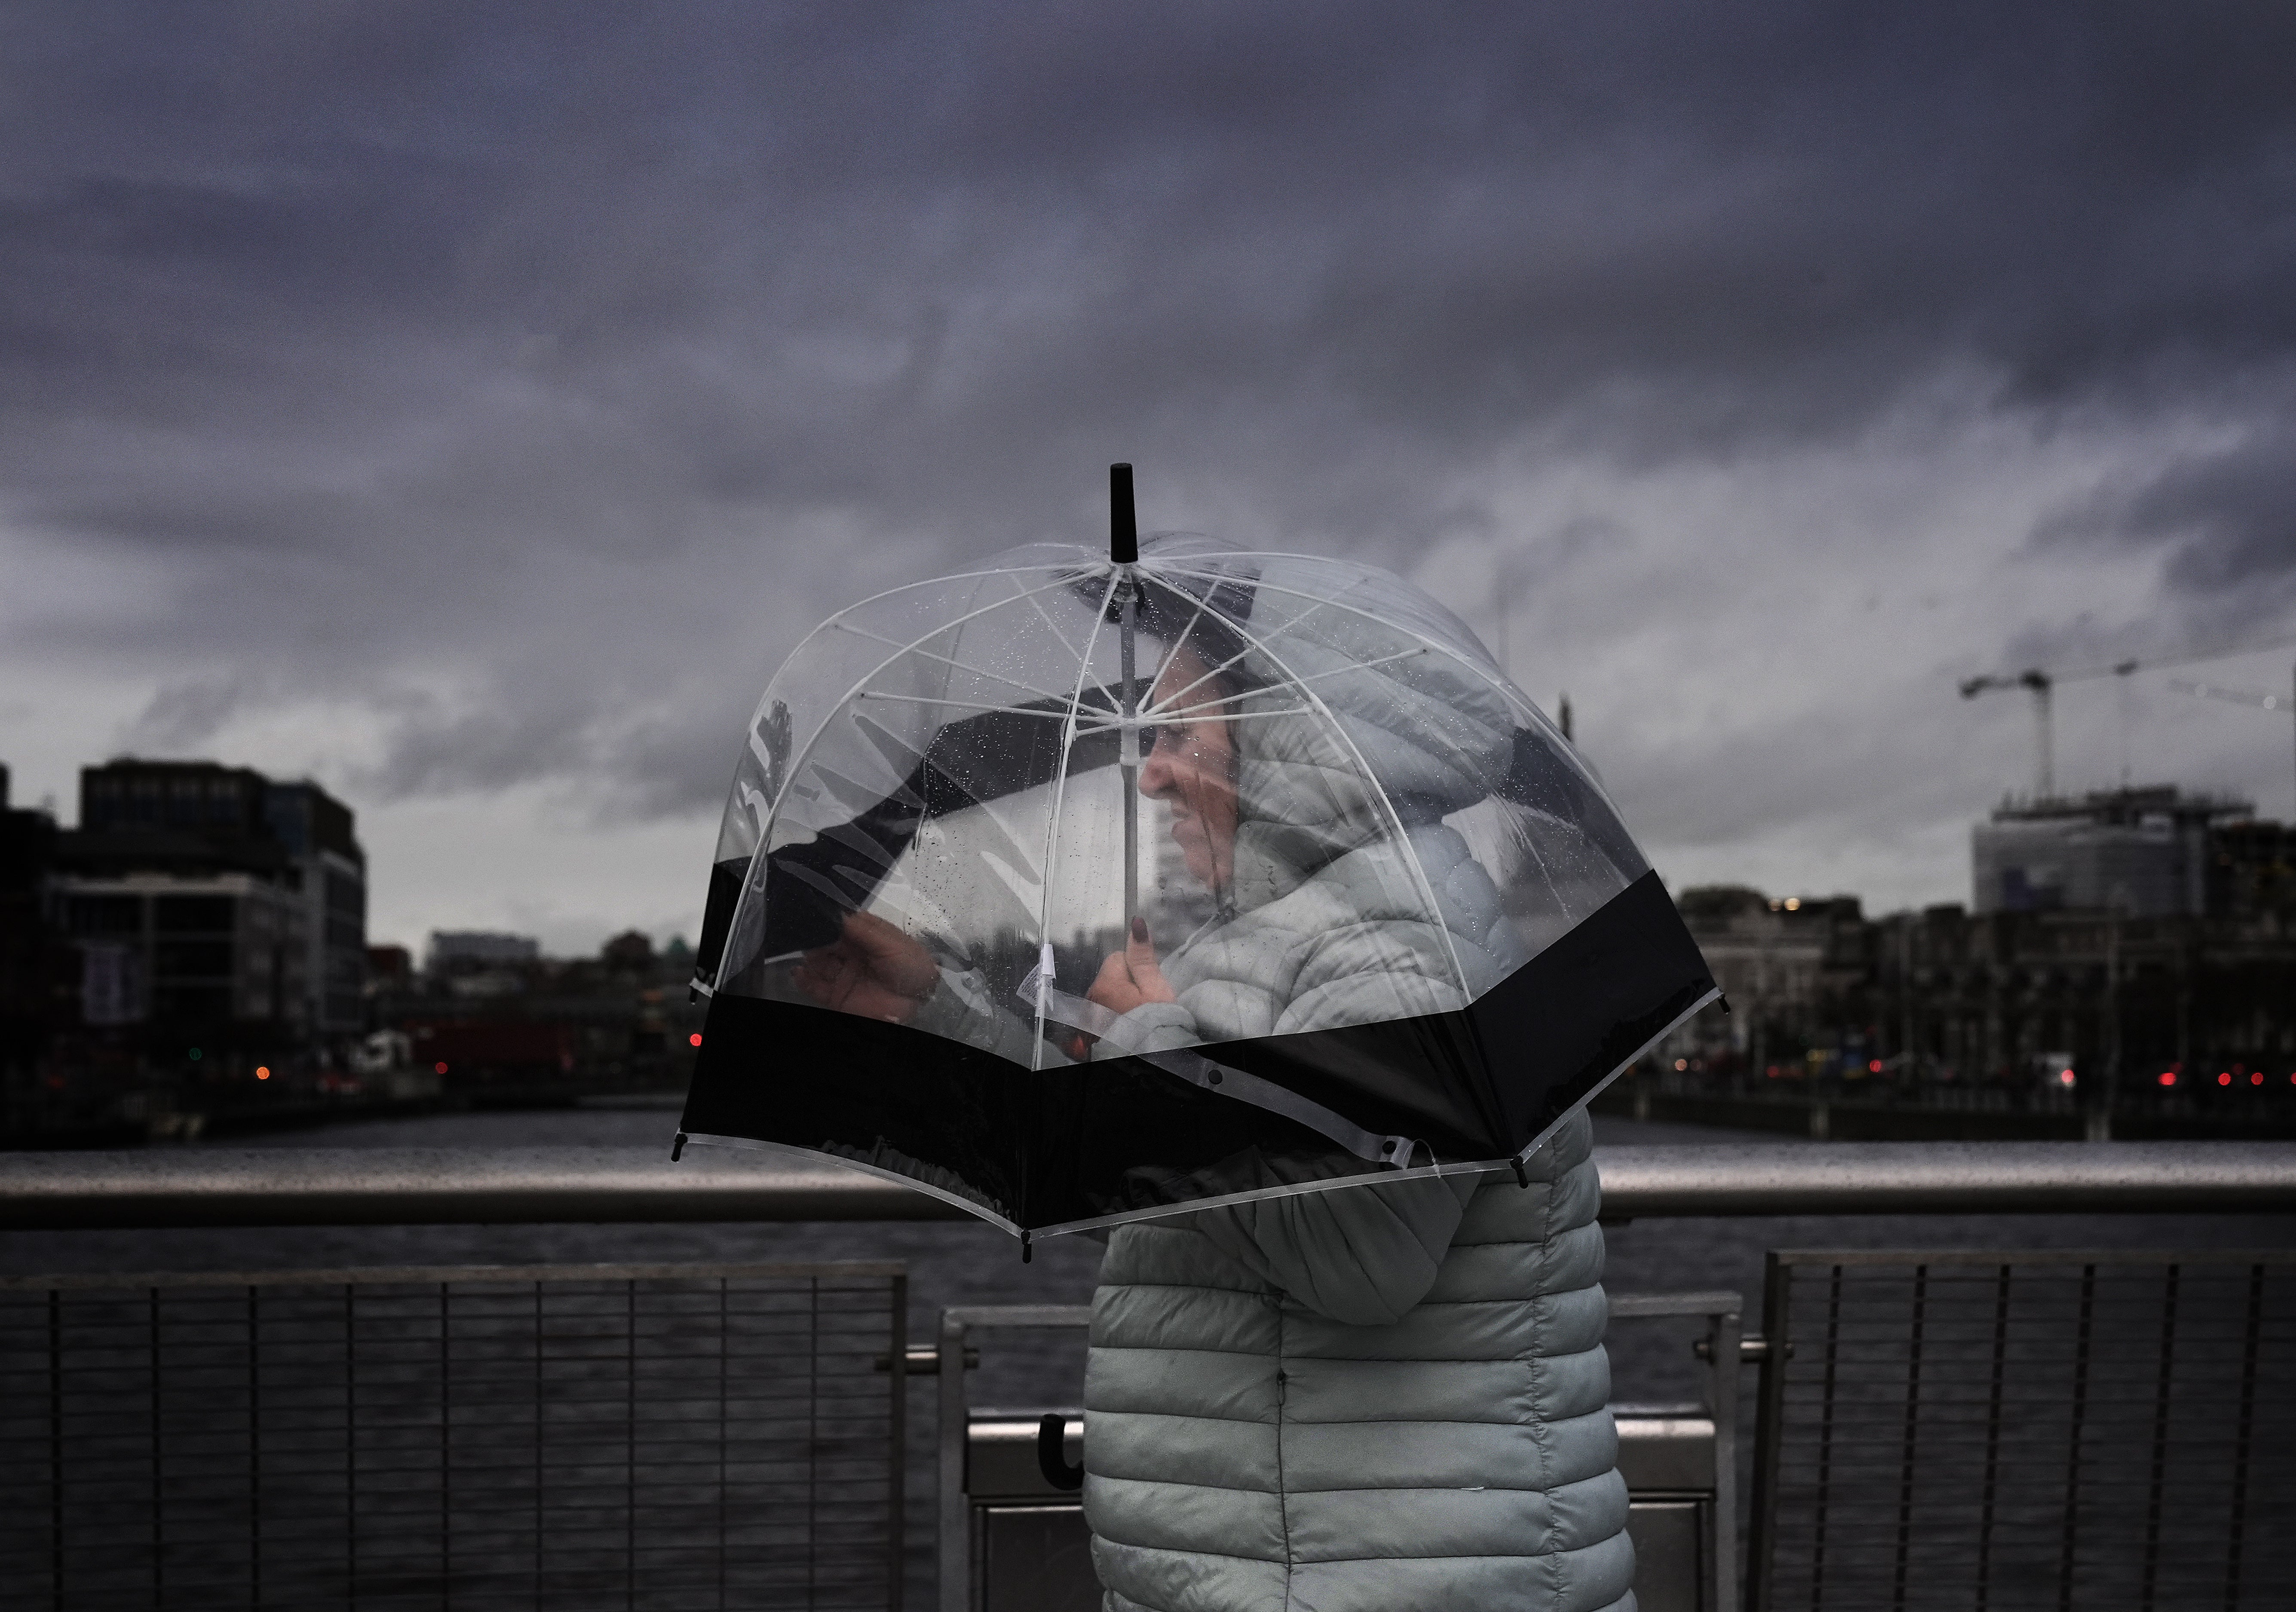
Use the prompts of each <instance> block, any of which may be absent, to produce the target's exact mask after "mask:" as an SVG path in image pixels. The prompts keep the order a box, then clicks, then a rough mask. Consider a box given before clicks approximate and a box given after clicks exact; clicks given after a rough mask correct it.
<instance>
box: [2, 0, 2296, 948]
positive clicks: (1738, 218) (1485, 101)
mask: <svg viewBox="0 0 2296 1612" xmlns="http://www.w3.org/2000/svg"><path fill="white" fill-rule="evenodd" d="M2292 77H2296V11H2291V10H2290V9H2289V8H2287V7H2286V6H2284V5H2280V4H2258V5H2253V6H2238V5H2216V4H2204V3H2196V4H2185V5H2177V6H2168V5H2161V4H2132V5H2126V6H2115V5H2111V4H2083V5H2079V6H2068V5H2063V4H2046V5H2043V4H2002V3H2001V0H1990V3H1989V4H1978V5H1969V6H1956V5H1949V4H1930V5H1923V6H1897V7H1886V8H1885V7H1876V6H1845V5H1841V4H1811V5H1808V6H1795V5H1792V4H1775V3H1774V4H1764V5H1760V6H1754V7H1747V6H1715V5H1712V4H1679V5H1663V4H1644V3H1640V0H1633V3H1621V4H1607V5H1601V6H1583V5H1582V6H1567V7H1566V6H1529V5H1525V4H1521V0H1504V3H1497V4H1488V5H1441V4H1417V5H1412V6H1401V5H1395V4H1366V5H1357V6H1349V5H1345V4H1328V3H1327V4H1316V5H1285V4H1254V5H1248V6H1245V5H1235V4H1184V3H1177V0H1176V3H1171V4H1162V5H1158V6H1152V7H1119V6H1081V5H1075V4H1061V5H1053V4H1039V5H1025V4H979V3H976V4H970V5H965V6H933V7H925V6H900V5H890V4H888V5H872V6H818V5H808V6H779V5H773V6H769V5H760V4H746V3H744V4H724V5H716V6H711V5H700V4H691V5H678V4H666V5H655V6H644V7H639V6H625V5H619V4H598V5H577V4H567V3H566V0H552V3H550V4H541V3H540V0H537V3H535V4H525V5H515V4H475V3H473V0H454V3H453V4H415V3H412V0H407V3H399V4H389V3H380V0H368V3H362V4H317V3H316V0H288V3H283V4H272V5H253V4H248V5H227V4H215V5H198V4H184V5H170V6H152V5H148V4H127V5H106V4H97V3H95V0H74V3H73V4H48V5H45V6H29V7H22V6H20V7H13V8H10V9H9V10H8V11H7V12H4V13H0V760H4V761H5V762H7V763H9V764H10V765H12V769H13V771H14V774H15V796H16V801H17V804H20V805H21V804H33V803H37V801H38V799H39V798H41V797H42V796H44V795H48V794H53V795H54V796H55V797H56V798H57V801H58V805H59V806H60V809H61V815H62V816H63V818H64V820H65V821H66V822H70V821H71V820H72V818H73V817H74V815H75V814H76V811H77V776H78V768H79V767H80V766H81V765H86V764H88V763H91V762H94V761H99V760H101V759H102V758H104V757H107V756H110V755H113V754H117V753H121V752H134V753H136V754H140V755H146V756H170V757H216V758H218V759H222V760H225V761H229V762H234V763H244V764H248V765H254V766H258V767H261V768H264V769H266V770H267V771H270V772H274V773H283V774H299V773H309V774H311V775H312V776H315V777H316V778H318V779H319V780H321V781H323V782H324V783H325V784H326V785H327V786H328V787H329V788H330V789H332V790H335V791H337V792H338V793H339V794H340V795H341V796H342V797H343V798H345V799H346V800H347V801H348V802H349V803H350V804H351V805H352V806H354V807H355V808H356V809H357V812H358V814H359V827H360V832H361V835H362V838H363V839H364V840H365V844H366V846H367V848H368V852H369V856H370V862H371V874H372V878H373V917H372V921H371V932H372V934H373V937H374V938H376V939H378V940H399V941H404V942H407V943H410V944H416V945H419V944H420V942H421V941H422V937H423V935H424V934H425V932H426V931H428V930H429V929H432V928H462V927H508V928H515V929H526V930H529V931H533V932H537V933H539V934H540V935H542V936H543V937H544V938H545V941H546V942H547V943H548V944H550V945H552V946H553V947H554V948H559V949H576V948H582V949H586V948H588V947H591V946H594V945H596V944H597V943H598V941H599V940H600V939H601V938H603V937H604V936H605V935H606V934H607V933H609V932H611V930H614V929H620V928H624V927H627V926H629V925H636V926H638V927H641V928H644V929H648V930H650V931H652V933H653V935H654V937H655V938H656V939H657V940H660V939H664V938H666V937H668V935H669V934H671V933H673V932H677V931H683V932H685V933H686V934H687V935H689V936H691V934H692V933H693V930H694V929H695V928H696V927H697V925H698V920H699V912H700V907H701V896H702V890H703V882H704V875H705V872H706V869H707V864H708V861H709V849H710V844H711V839H712V834H713V830H714V824H715V820H716V815H717V806H718V804H719V801H720V798H721V797H722V794H723V791H724V789H725V787H726V780H727V778H728V777H729V776H730V773H731V769H732V764H733V758H734V751H735V747H736V745H737V743H738V741H739V732H740V727H741V724H742V719H743V717H744V716H746V714H747V712H748V710H749V708H750V705H751V704H752V703H753V701H754V700H755V699H756V697H757V694H758V690H759V688H760V687H762V685H763V683H764V682H765V680H766V678H767V675H769V674H770V673H771V671H772V670H773V668H774V667H775V665H776V664H777V663H778V661H779V660H780V659H781V657H782V656H783V654H784V653H785V652H786V651H788V650H789V648H790V647H791V644H792V643H793V642H795V640H796V638H797V636H798V635H799V634H800V633H801V632H802V631H803V630H804V629H805V628H806V627H807V626H810V625H811V624H812V623H813V621H814V620H815V619H816V618H818V617H820V616H822V615H824V614H825V613H827V612H828V611H830V610H833V609H835V608H836V607H838V606H839V605H840V604H842V603H845V602H848V601H850V600H852V599H854V598H856V597H858V596H860V595H861V594H863V593H867V592H870V591H873V590H874V589H876V588H878V587H881V586H884V585H889V584H890V583H892V582H895V581H898V580H900V579H903V578H906V577H911V576H915V575H920V574H929V573H930V572H931V571H933V570H935V569H941V568H947V567H954V566H955V565H956V564H958V563H960V562H962V561H967V560H971V559H974V558H978V557H980V556H981V555H983V554H986V553H988V552H993V551H995V550H996V549H999V548H1002V547H1005V546H1006V545H1008V544H1013V543H1016V542H1021V541H1025V540H1028V539H1031V538H1037V537H1043V536H1071V537H1077V538H1081V539H1083V540H1086V541H1095V542H1097V541H1100V540H1101V539H1102V536H1103V534H1104V530H1105V515H1104V511H1103V500H1104V495H1105V486H1106V481H1105V476H1106V471H1105V466H1106V464H1107V462H1109V461H1110V460H1111V459H1129V460H1131V461H1133V462H1136V464H1137V465H1138V466H1139V485H1140V500H1141V518H1142V523H1143V525H1144V527H1148V528H1191V529H1197V530H1204V531H1211V532H1216V533H1219V534H1222V535H1225V536H1232V537H1235V538H1239V539H1242V540H1243V541H1245V542H1246V543H1248V544H1251V546H1254V547H1275V548H1298V549H1302V550H1309V551H1314V552H1325V553H1338V554H1346V555H1351V556H1355V557H1358V558H1361V559H1365V560H1369V561H1375V562H1378V563H1381V564H1384V565H1388V566H1390V567H1392V568H1394V569H1398V570H1400V571H1402V572H1404V573H1405V574H1406V575H1408V576H1410V577H1413V578H1414V579H1415V580H1416V581H1418V582H1420V583H1421V584H1422V585H1424V586H1426V587H1427V588H1428V589H1430V590H1431V592H1433V593H1435V594H1436V595H1437V596H1438V597H1439V598H1440V599H1442V600H1443V601H1445V602H1446V603H1447V604H1449V605H1450V606H1451V607H1452V608H1454V609H1455V610H1458V611H1459V612H1460V613H1461V614H1462V615H1464V617H1466V618H1468V619H1469V621H1470V622H1471V623H1472V624H1473V625H1474V626H1475V627H1476V628H1477V629H1478V631H1480V632H1481V633H1482V634H1484V636H1485V638H1486V639H1487V641H1490V642H1494V644H1495V645H1496V644H1497V642H1498V641H1499V640H1500V637H1501V630H1502V629H1501V618H1502V615H1504V618H1505V623H1504V642H1505V653H1506V656H1507V659H1508V660H1509V661H1510V663H1511V666H1512V669H1513V672H1514V675H1515V676H1516V679H1517V681H1519V682H1520V683H1522V684H1523V686H1524V687H1525V688H1526V689H1527V690H1528V691H1529V692H1530V693H1531V694H1532V695H1533V697H1534V698H1536V699H1537V700H1538V701H1539V702H1540V703H1541V704H1542V705H1544V706H1546V707H1547V708H1550V709H1552V708H1553V704H1554V700H1555V699H1556V697H1557V696H1558V695H1559V694H1560V693H1562V691H1566V690H1567V691H1568V692H1569V695H1570V701H1571V704H1572V706H1573V708H1574V710H1575V714H1576V717H1577V727H1578V731H1579V735H1580V737H1581V740H1582V741H1583V744H1584V748H1585V749H1586V750H1587V754H1588V755H1589V757H1591V758H1592V760H1593V761H1594V762H1595V765H1596V766H1597V767H1598V768H1600V770H1601V771H1602V773H1603V776H1604V778H1605V780H1606V781H1608V782H1609V783H1610V784H1611V788H1612V790H1613V791H1614V793H1615V794H1616V795H1617V797H1618V798H1619V801H1620V806H1621V807H1622V808H1623V810H1624V812H1625V814H1626V815H1627V819H1628V825H1629V827H1630V828H1632V829H1633V830H1634V831H1635V832H1636V834H1637V836H1638V837H1639V838H1640V839H1641V840H1642V842H1643V844H1644V848H1645V849H1646V850H1647V851H1648V852H1649V853H1650V855H1651V856H1652V860H1653V861H1654V862H1655V863H1656V864H1657V865H1658V867H1659V868H1660V870H1661V872H1662V873H1664V874H1665V875H1666V876H1667V878H1668V880H1669V883H1671V884H1672V885H1674V886H1675V887H1676V888H1681V887H1682V886H1684V885H1685V884H1694V883H1702V882H1710V881H1716V880H1732V881H1743V882H1751V883H1754V884H1757V885H1759V886H1762V887H1764V888H1768V889H1770V890H1772V891H1773V892H1775V893H1781V894H1783V893H1789V892H1795V891H1799V892H1802V893H1823V892H1828V891H1833V890H1837V889H1839V890H1850V891H1856V892H1859V893H1861V894H1863V895H1864V896H1866V898H1867V901H1868V903H1869V905H1871V906H1873V907H1874V908H1877V909H1884V910H1886V909H1888V908H1890V907H1892V906H1896V905H1900V904H1906V903H1909V902H1928V901H1939V900H1962V899H1966V897H1967V885H1968V867H1967V863H1968V854H1967V844H1968V840H1967V834H1968V825H1969V823H1970V822H1971V821H1972V819H1974V818H1976V817H1978V816H1980V815H1981V814H1982V813H1983V812H1984V811H1985V810H1986V809H1987V808H1988V807H1989V806H1991V805H1992V804H1993V803H1994V802H1995V801H1996V800H1997V798H1999V797H2000V795H2001V794H2002V792H2003V791H2004V790H2006V789H2010V788H2019V789H2021V788H2025V787H2027V786H2028V785H2029V784H2030V779H2031V773H2032V765H2033V762H2032V749H2033V745H2032V738H2031V725H2030V713H2029V709H2028V706H2027V704H2026V701H2025V697H2024V696H2023V695H2021V694H1995V695H1989V696H1987V697H1985V698H1983V699H1981V700H1975V701H1967V702H1964V700H1960V699H1959V698H1957V697H1956V692H1955V683H1956V679H1958V678H1960V677H1963V676H1966V675H1971V674H1973V673H1978V672H1983V671H1991V670H1996V669H2003V668H2013V667H2021V666H2025V665H2030V664H2036V663H2038V664H2044V665H2050V666H2056V667H2087V666H2092V665H2097V664H2103V663H2110V662H2112V661H2113V660H2115V659H2120V658H2121V657H2123V656H2129V655H2135V656H2148V655H2156V654H2167V653H2171V652H2175V651H2184V650H2189V649H2196V648H2210V647H2215V646H2218V645H2222V644H2227V643H2249V642H2268V641H2272V640H2276V639H2284V638H2290V637H2296V498H2292V495H2296V95H2292V94H2291V93H2290V90H2289V86H2290V84H2291V82H2292ZM2292 659H2296V649H2288V650H2274V651H2268V652H2258V653H2253V654H2250V655H2247V656H2244V657H2240V658H2235V659H2228V660H2224V661H2221V662H2214V663H2210V664H2209V665H2208V666H2206V667H2202V668H2199V669H2198V670H2197V671H2193V672H2187V673H2186V674H2185V675H2205V676H2207V677H2208V678H2209V679H2210V680H2211V681H2216V682H2221V683H2234V684H2241V685H2246V686H2251V687H2256V688H2265V687H2278V688H2281V689H2285V688H2286V687H2287V686H2288V683H2289V679H2290V675H2291V663H2292ZM2058 703H2059V717H2060V720H2059V734H2058V737H2059V745H2058V750H2059V755H2058V771H2059V776H2060V780H2061V781H2063V782H2066V783H2070V784H2072V785H2076V786H2079V785H2092V784H2094V785H2109V784H2111V783H2113V782H2115V781H2118V780H2119V779H2120V777H2121V776H2122V775H2123V772H2124V769H2126V770H2127V772H2128V775H2130V776H2132V777H2134V778H2135V779H2136V780H2137V781H2152V780H2174V781H2178V782H2181V783H2185V784H2187V785H2193V786H2204V787H2210V788H2216V789H2223V790H2237V791H2242V792H2244V793H2246V794H2248V795H2250V796H2251V797H2252V798H2255V799H2256V800H2257V802H2258V804H2259V807H2260V809H2261V810H2262V811H2263V812H2264V813H2266V814H2269V815H2275V816H2280V817H2287V816H2289V815H2290V814H2291V809H2292V793H2296V770H2292V760H2291V750H2292V742H2296V732H2292V726H2296V724H2292V723H2291V721H2290V719H2289V718H2288V716H2286V715H2285V714H2281V713H2267V712H2265V711H2262V710H2257V709H2246V708H2241V707H2239V706H2236V705H2232V704H2226V703H2220V702H2204V701H2202V700H2194V699H2192V698H2189V697H2186V696H2185V695H2182V694H2180V693H2177V691H2174V690H2173V689H2172V688H2171V686H2170V684H2169V674H2167V673H2159V674H2154V673H2140V674H2139V675H2136V676H2135V677H2132V678H2128V679H2118V680H2117V679H2113V678H2109V677H2108V678H2103V679H2099V680H2095V681H2092V682H2088V683H2074V684H2071V685H2068V686H2067V687H2065V688H2064V689H2062V691H2060V695H2059V700H2058Z"/></svg>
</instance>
